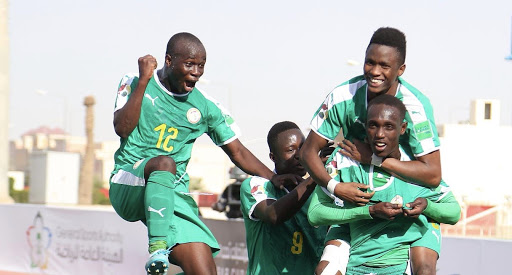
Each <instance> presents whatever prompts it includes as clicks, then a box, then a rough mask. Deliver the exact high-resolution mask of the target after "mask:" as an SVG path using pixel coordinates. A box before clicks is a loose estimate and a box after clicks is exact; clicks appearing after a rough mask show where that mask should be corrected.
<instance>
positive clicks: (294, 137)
mask: <svg viewBox="0 0 512 275" xmlns="http://www.w3.org/2000/svg"><path fill="white" fill-rule="evenodd" d="M304 139H305V138H304V134H302V132H301V131H300V130H299V129H289V130H286V131H283V132H281V133H279V134H278V136H277V140H276V142H275V144H274V145H273V152H270V159H271V160H272V161H273V162H274V164H275V168H276V173H277V174H279V175H280V174H295V175H298V176H301V177H302V176H304V175H305V174H306V169H304V167H303V166H302V164H300V162H299V150H300V148H301V147H302V144H304Z"/></svg>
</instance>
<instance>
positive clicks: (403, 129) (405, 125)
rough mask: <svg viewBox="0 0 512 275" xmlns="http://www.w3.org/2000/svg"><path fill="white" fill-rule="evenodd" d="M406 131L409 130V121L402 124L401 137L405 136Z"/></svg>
mask: <svg viewBox="0 0 512 275" xmlns="http://www.w3.org/2000/svg"><path fill="white" fill-rule="evenodd" d="M405 130H407V121H404V122H403V123H402V128H401V129H400V135H403V134H405Z"/></svg>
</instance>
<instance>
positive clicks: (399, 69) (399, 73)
mask: <svg viewBox="0 0 512 275" xmlns="http://www.w3.org/2000/svg"><path fill="white" fill-rule="evenodd" d="M404 72H405V64H402V66H400V68H398V76H402V75H403V74H404Z"/></svg>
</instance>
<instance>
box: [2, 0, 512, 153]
mask: <svg viewBox="0 0 512 275" xmlns="http://www.w3.org/2000/svg"><path fill="white" fill-rule="evenodd" d="M242 2H243V3H242ZM9 5H10V6H9V34H10V50H11V52H10V85H11V93H10V112H9V116H10V118H9V121H10V125H9V137H10V139H15V138H18V137H19V136H20V135H21V134H22V133H23V132H25V131H27V130H29V129H33V128H36V127H38V126H40V125H48V126H50V127H61V128H62V127H63V128H65V129H66V130H67V131H69V132H71V133H72V134H74V135H85V132H84V131H85V130H84V115H85V107H84V106H83V105H82V102H83V99H84V97H85V96H86V95H94V96H95V98H96V102H97V104H96V106H95V115H96V118H95V121H96V128H95V138H96V140H100V141H101V140H113V139H116V138H117V137H116V135H115V133H114V131H113V128H112V110H113V103H114V99H115V94H116V88H117V84H118V82H119V80H120V79H121V77H122V76H123V75H124V73H127V72H137V71H138V69H137V58H138V57H139V56H143V55H145V54H152V55H154V56H155V57H156V58H157V60H158V62H159V64H162V63H163V57H164V51H165V45H166V43H167V40H168V39H169V38H170V36H171V35H172V34H174V33H176V32H181V31H188V32H191V33H193V34H195V35H196V36H198V37H199V38H200V39H201V40H202V41H203V44H204V45H205V47H206V50H207V54H208V57H207V64H206V72H205V74H204V76H203V78H204V79H207V80H209V81H208V83H202V84H200V87H202V88H203V89H204V90H205V91H206V92H207V93H208V94H209V95H210V96H212V97H214V98H216V99H217V100H218V101H220V102H221V103H222V104H223V105H224V106H226V107H228V109H230V110H231V113H232V115H233V116H234V118H235V119H236V121H237V122H238V124H239V126H240V128H241V129H242V133H243V136H242V138H241V140H242V141H244V142H247V143H248V144H264V139H265V137H266V133H267V131H268V129H270V127H271V126H272V125H273V124H274V123H275V122H278V121H282V120H291V121H294V122H296V123H297V124H298V125H299V126H300V127H301V128H302V129H304V130H305V129H306V128H307V126H308V124H309V120H310V119H311V117H312V115H313V113H314V111H315V110H316V109H317V108H318V106H319V105H320V103H321V102H322V101H323V99H324V97H325V96H326V95H327V94H328V92H329V91H330V90H331V89H332V88H333V87H334V86H336V85H338V84H340V83H341V82H344V81H345V80H347V79H349V78H351V77H353V76H355V75H358V74H360V73H361V72H362V61H363V58H364V52H365V49H366V46H367V44H368V41H369V39H370V37H371V35H372V33H373V31H375V30H376V29H377V28H379V27H381V26H392V27H396V28H398V29H401V30H402V31H403V32H404V33H405V34H406V36H407V41H408V48H407V60H406V64H407V69H406V71H405V74H404V78H405V79H406V80H407V81H408V82H409V83H411V84H413V85H414V86H416V87H417V88H418V89H420V90H421V91H423V93H425V94H426V95H427V96H428V97H429V98H430V99H431V102H432V105H433V106H434V112H435V117H436V122H437V123H438V124H441V123H456V122H458V121H462V120H467V119H468V118H469V106H470V105H469V104H470V101H471V100H472V99H476V98H490V99H499V100H501V108H502V112H501V116H502V119H501V120H502V124H504V125H510V124H511V122H512V85H510V84H509V83H508V81H509V80H510V79H511V76H512V62H511V61H508V62H507V61H505V60H504V57H505V56H506V55H509V54H510V51H511V49H510V47H511V42H510V41H511V18H512V1H479V3H470V2H468V1H460V0H455V1H436V0H434V1H387V2H382V1H373V0H371V1H352V2H348V1H315V2H313V1H266V0H264V1H252V2H247V1H227V0H224V1H222V0H221V1H194V2H191V1H182V2H180V3H176V1H160V0H157V1H136V0H126V1H125V0H123V1H120V0H113V1H96V0H93V1H90V0H88V1H84V0H77V1H64V0H45V1H29V0H16V1H10V3H9ZM347 60H354V61H357V62H359V63H360V64H359V65H356V66H353V65H348V64H347ZM159 66H160V65H159ZM38 90H42V91H46V92H47V93H46V95H40V94H38V93H36V91H38ZM64 114H66V117H67V118H65V119H64V118H63V115H64ZM263 148H264V147H263Z"/></svg>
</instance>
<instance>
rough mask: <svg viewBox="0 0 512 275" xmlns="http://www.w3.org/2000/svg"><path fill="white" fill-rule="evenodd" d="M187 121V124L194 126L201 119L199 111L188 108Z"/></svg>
mask: <svg viewBox="0 0 512 275" xmlns="http://www.w3.org/2000/svg"><path fill="white" fill-rule="evenodd" d="M187 119H188V122H190V123H192V124H196V123H198V122H199V120H200V119H201V112H199V110H198V109H196V108H190V109H188V111H187Z"/></svg>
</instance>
